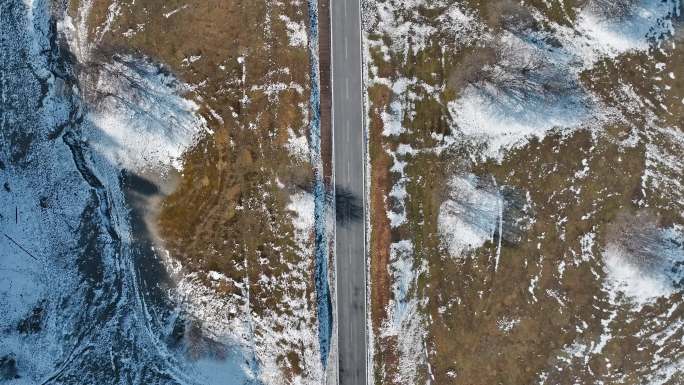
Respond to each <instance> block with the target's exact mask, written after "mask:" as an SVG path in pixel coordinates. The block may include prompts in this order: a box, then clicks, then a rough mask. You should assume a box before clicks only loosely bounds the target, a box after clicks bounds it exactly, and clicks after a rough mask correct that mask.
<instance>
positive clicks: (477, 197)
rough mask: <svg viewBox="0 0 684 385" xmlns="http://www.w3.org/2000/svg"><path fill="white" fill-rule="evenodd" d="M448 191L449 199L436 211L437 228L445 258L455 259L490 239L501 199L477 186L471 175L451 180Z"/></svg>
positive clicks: (495, 226) (477, 181)
mask: <svg viewBox="0 0 684 385" xmlns="http://www.w3.org/2000/svg"><path fill="white" fill-rule="evenodd" d="M449 188H450V190H451V192H450V196H449V199H447V200H446V201H445V202H444V203H442V205H441V206H440V208H439V216H438V219H437V221H438V222H437V226H438V229H439V233H440V236H441V237H442V240H443V241H444V243H445V245H446V247H447V248H448V250H449V254H450V255H451V256H453V257H459V256H461V255H462V254H463V252H464V251H467V250H470V249H474V248H477V247H480V246H482V245H483V244H484V243H485V241H486V240H488V239H493V237H494V233H495V231H496V230H497V228H498V225H499V223H498V222H499V215H500V212H501V207H502V205H503V199H502V197H501V196H500V195H499V194H498V193H497V192H496V191H491V189H487V188H485V187H484V186H481V185H479V180H478V178H477V177H476V176H475V175H472V174H470V175H463V176H457V177H455V178H453V179H452V180H451V181H450V182H449Z"/></svg>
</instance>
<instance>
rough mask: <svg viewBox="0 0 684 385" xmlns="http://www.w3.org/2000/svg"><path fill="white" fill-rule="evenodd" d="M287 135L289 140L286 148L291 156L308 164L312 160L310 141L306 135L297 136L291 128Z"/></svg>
mask: <svg viewBox="0 0 684 385" xmlns="http://www.w3.org/2000/svg"><path fill="white" fill-rule="evenodd" d="M287 133H288V138H287V144H286V145H285V147H286V148H287V149H288V151H289V152H290V154H291V155H292V156H294V157H295V158H296V159H297V160H299V161H302V162H308V161H309V159H310V152H309V141H308V140H307V138H306V135H302V136H297V135H296V134H295V132H294V131H293V130H292V129H291V128H290V129H288V131H287Z"/></svg>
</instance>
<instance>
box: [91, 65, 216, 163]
mask: <svg viewBox="0 0 684 385" xmlns="http://www.w3.org/2000/svg"><path fill="white" fill-rule="evenodd" d="M184 91H187V87H186V86H185V85H183V84H181V83H179V82H178V81H177V80H176V79H175V78H173V77H172V76H171V75H170V74H168V73H166V72H165V71H164V70H163V69H162V68H160V67H158V66H155V65H152V64H150V63H148V62H145V61H143V60H138V59H134V58H131V57H123V58H118V59H116V60H115V61H113V62H112V63H109V64H105V65H104V66H103V69H102V71H101V72H100V73H99V75H98V78H97V79H96V83H95V90H94V92H95V93H97V94H98V95H102V97H101V98H99V99H97V100H96V103H95V106H94V108H93V111H92V112H90V113H89V115H88V119H89V120H90V121H91V122H92V123H93V125H94V126H95V127H97V128H98V129H99V130H95V131H94V132H92V133H91V134H90V135H91V137H90V139H91V142H92V143H93V147H94V148H95V150H97V151H98V152H100V153H102V154H103V155H104V156H105V157H106V158H107V159H108V160H109V161H111V162H112V163H115V164H119V165H121V166H122V167H124V168H126V169H130V170H135V171H141V170H144V169H146V168H154V167H161V168H162V169H163V168H165V167H167V166H172V167H174V168H176V169H181V167H182V161H181V156H182V154H183V152H184V151H185V149H186V148H188V147H189V146H191V145H192V144H193V141H194V140H195V139H196V137H197V136H198V135H199V134H200V133H201V132H203V131H206V130H207V129H206V122H205V121H204V119H203V118H202V117H201V116H199V114H198V110H199V106H198V105H197V104H195V103H194V102H192V101H190V100H188V99H185V98H184V97H182V96H180V94H181V93H182V92H184Z"/></svg>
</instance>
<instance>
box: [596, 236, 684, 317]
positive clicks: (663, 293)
mask: <svg viewBox="0 0 684 385" xmlns="http://www.w3.org/2000/svg"><path fill="white" fill-rule="evenodd" d="M658 231H659V233H658V241H657V242H655V243H652V244H648V245H640V246H641V248H640V249H639V250H633V249H634V247H632V246H633V245H631V244H630V243H629V242H627V243H625V244H609V245H608V246H607V247H606V249H605V250H604V252H603V261H604V264H605V272H606V275H607V280H608V287H609V288H612V289H615V290H617V291H619V292H622V293H623V294H624V295H625V296H626V297H627V298H629V299H630V300H632V301H634V302H635V303H636V304H637V305H643V304H646V303H649V302H654V301H655V300H657V299H658V298H661V297H669V296H670V295H671V294H673V293H675V292H677V291H678V290H679V289H678V288H677V285H678V284H679V283H680V282H681V281H682V278H684V277H683V274H682V268H681V266H682V264H684V241H683V239H684V235H683V234H682V231H681V229H680V228H670V229H665V230H658ZM645 232H648V229H646V230H645ZM637 238H638V237H637ZM639 242H641V241H639ZM643 251H645V252H647V254H644V253H642V252H643Z"/></svg>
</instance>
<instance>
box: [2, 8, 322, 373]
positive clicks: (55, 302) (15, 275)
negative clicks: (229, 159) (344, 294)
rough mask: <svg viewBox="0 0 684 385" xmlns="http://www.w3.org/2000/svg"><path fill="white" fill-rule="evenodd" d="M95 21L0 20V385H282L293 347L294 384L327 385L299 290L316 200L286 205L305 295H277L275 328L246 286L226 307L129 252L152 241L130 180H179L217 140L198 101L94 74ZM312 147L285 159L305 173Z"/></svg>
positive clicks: (156, 69)
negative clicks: (202, 143) (175, 173)
mask: <svg viewBox="0 0 684 385" xmlns="http://www.w3.org/2000/svg"><path fill="white" fill-rule="evenodd" d="M90 6H91V3H90V2H83V3H82V6H81V8H80V9H79V11H78V12H77V13H78V17H77V18H76V19H71V18H69V17H68V16H66V14H65V13H64V12H65V10H64V9H61V8H59V7H58V6H57V5H55V4H54V2H50V1H47V0H45V1H44V0H35V1H31V2H27V1H14V2H12V4H10V6H9V7H4V6H3V9H2V11H1V12H2V15H3V17H2V19H3V23H0V24H1V25H0V36H2V38H3V40H2V42H3V43H2V45H3V49H2V50H1V52H0V59H2V62H3V65H2V74H1V75H2V77H0V81H1V86H2V88H1V90H0V91H1V96H2V111H3V112H2V127H1V131H2V138H1V139H2V142H1V150H2V151H1V152H0V181H1V182H2V184H3V186H2V188H1V189H0V196H1V197H2V200H3V202H5V203H4V204H3V205H2V207H1V208H0V232H2V234H0V307H1V308H2V309H3V312H2V314H0V328H2V333H0V366H1V367H0V381H2V380H5V378H1V376H4V375H5V373H10V374H11V376H14V374H15V372H16V375H18V376H20V377H19V378H16V379H12V380H11V381H10V383H12V384H36V383H46V382H51V383H103V382H106V383H112V384H115V383H117V384H118V383H121V384H124V383H146V384H162V383H163V384H171V383H177V384H242V383H263V384H282V383H285V382H286V381H289V380H288V379H286V378H285V376H283V372H282V365H283V364H282V360H283V357H285V356H286V355H287V353H288V352H289V351H290V348H291V347H292V346H298V347H299V351H298V352H297V353H298V356H299V357H300V359H301V360H302V361H301V362H300V364H301V368H302V372H301V373H299V374H296V375H293V378H291V382H288V383H293V384H320V383H321V379H322V378H323V368H322V362H321V353H320V345H319V343H320V341H319V335H318V333H317V327H316V325H315V322H316V320H317V310H316V309H315V307H312V306H311V304H312V303H314V302H315V297H311V296H312V294H311V292H310V291H309V290H307V287H308V285H309V282H310V272H311V263H312V261H313V258H314V255H313V254H314V247H313V233H314V207H313V206H314V199H313V196H312V195H311V194H310V193H307V192H304V191H298V192H295V193H294V194H293V195H292V196H291V198H290V199H291V201H290V205H289V206H288V210H289V212H290V216H289V219H290V220H291V221H292V225H293V228H294V237H295V239H294V240H295V242H296V245H297V246H296V247H297V253H298V254H299V255H300V256H301V262H300V263H298V264H290V266H289V270H288V272H287V274H286V275H285V276H284V277H283V279H284V280H285V281H286V282H287V284H288V285H289V286H290V287H293V288H295V289H297V290H295V292H298V293H305V294H302V295H297V296H294V295H293V296H291V294H289V293H285V294H284V300H283V301H284V303H285V304H286V306H287V311H284V312H280V314H281V315H277V314H276V312H275V311H268V310H267V311H265V312H260V313H258V314H257V313H256V312H255V311H253V309H251V308H250V300H249V295H250V293H249V291H250V289H249V282H247V283H246V284H245V285H244V286H243V287H241V288H240V289H241V295H238V296H219V295H217V293H216V292H215V291H214V290H212V289H211V288H210V287H207V286H206V285H205V284H204V283H203V282H201V280H200V279H199V274H201V273H197V272H195V273H189V272H187V271H185V270H184V267H183V266H182V265H180V263H179V262H178V261H177V260H176V259H175V258H174V257H173V256H171V255H169V254H168V253H167V252H165V251H164V250H161V249H159V248H156V245H152V244H147V243H138V242H139V239H140V238H145V234H140V233H137V231H140V229H137V228H135V227H134V219H133V211H132V210H133V209H134V207H133V205H132V204H131V202H130V201H129V200H128V197H127V190H126V189H127V188H128V187H127V186H125V185H124V183H123V180H124V177H123V170H126V172H129V173H132V174H145V175H158V176H161V177H163V176H164V175H166V174H167V173H168V172H169V171H171V170H172V169H175V170H180V169H181V168H182V162H181V156H182V155H183V153H184V152H185V151H186V150H187V149H188V148H190V147H192V145H193V144H194V143H195V141H196V140H197V139H198V138H199V137H200V136H201V135H208V134H211V131H210V130H209V129H208V128H207V123H206V121H205V120H204V118H203V117H202V116H201V115H200V114H199V110H200V107H199V105H198V102H197V101H195V100H191V99H189V95H190V92H191V91H192V89H191V87H190V86H189V85H186V84H183V83H182V82H180V81H179V80H178V79H176V78H175V77H174V76H173V75H171V74H170V73H169V72H168V71H166V70H165V69H164V68H163V66H161V65H158V64H155V63H153V62H152V61H151V60H150V59H148V58H145V57H140V56H135V57H133V56H125V55H123V56H114V57H113V58H112V59H111V61H108V62H101V63H96V64H94V63H93V61H92V60H94V59H93V58H92V57H91V56H90V54H91V47H92V46H91V44H90V43H91V42H90V41H89V40H88V37H87V35H86V32H85V31H86V29H87V28H86V25H85V20H86V19H87V18H88V12H89V10H90ZM180 10H182V9H179V10H178V11H180ZM116 11H117V3H113V6H112V7H110V10H109V13H110V14H111V15H110V16H111V17H114V16H115V15H116ZM173 14H174V13H173V12H171V13H169V14H168V15H167V16H166V17H171V16H173ZM53 19H54V20H56V21H57V28H51V25H52V24H51V23H52V21H53ZM108 20H109V19H108ZM108 22H111V21H108ZM295 27H296V28H295ZM102 28H107V25H104V26H103V27H102ZM302 28H303V27H302V26H292V28H291V29H292V32H293V35H292V36H290V38H291V40H292V41H291V42H292V44H295V45H301V44H306V42H307V40H306V31H302ZM302 33H304V35H302ZM302 36H304V38H303V37H302ZM302 39H303V40H302ZM71 54H73V55H74V56H73V58H74V59H75V60H76V63H73V62H70V61H69V60H68V59H70V55H71ZM98 60H99V59H98ZM27 63H28V67H27ZM305 147H306V138H294V139H293V141H292V143H291V149H292V151H293V156H294V157H296V158H298V159H299V160H301V161H309V159H308V154H309V152H308V151H307V149H306V148H305ZM154 269H158V270H154ZM151 271H157V272H156V273H152V272H151ZM155 274H158V275H155ZM207 275H208V276H209V277H210V278H211V279H212V280H214V281H216V282H220V281H221V280H225V278H226V277H225V276H223V275H222V274H221V273H219V272H215V271H211V272H208V273H207ZM260 279H263V280H264V281H263V282H261V281H260V282H259V283H258V284H263V285H264V286H269V287H275V286H278V285H281V284H283V282H272V280H270V279H269V278H267V277H265V276H262V277H261V278H260ZM306 293H308V294H306ZM179 336H180V337H179Z"/></svg>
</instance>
